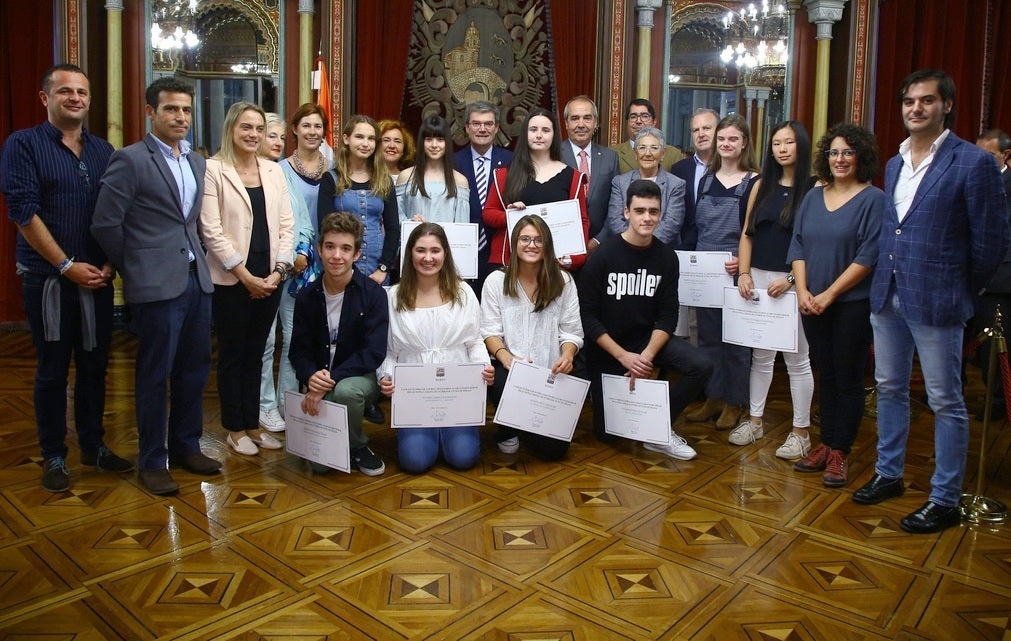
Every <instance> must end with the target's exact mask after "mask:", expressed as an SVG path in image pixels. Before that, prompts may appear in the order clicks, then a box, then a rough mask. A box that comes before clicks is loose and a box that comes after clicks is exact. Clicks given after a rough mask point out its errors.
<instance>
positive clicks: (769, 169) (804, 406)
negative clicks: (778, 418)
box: [729, 120, 814, 459]
mask: <svg viewBox="0 0 1011 641" xmlns="http://www.w3.org/2000/svg"><path fill="white" fill-rule="evenodd" d="M810 184H811V138H810V137H809V136H808V135H807V130H806V129H804V125H802V124H801V123H799V122H796V121H793V120H788V121H786V122H783V123H780V124H778V125H776V127H775V128H774V129H773V130H772V138H771V139H770V140H769V147H768V150H767V151H766V154H765V161H764V162H763V163H762V178H761V179H760V180H759V181H758V183H757V187H755V188H754V189H753V190H752V192H751V199H750V200H749V202H748V214H747V218H746V220H745V223H744V233H743V234H741V241H740V246H739V249H738V255H737V259H738V266H739V270H740V271H739V273H738V275H737V289H738V290H739V291H740V293H741V296H742V297H744V298H745V299H749V300H750V299H751V296H752V293H753V290H754V289H756V288H758V289H764V290H765V291H766V293H767V294H768V295H769V296H771V297H772V298H779V297H780V296H782V295H783V294H784V293H786V292H788V291H790V289H792V288H793V283H794V275H793V272H792V270H791V268H790V265H788V264H787V262H786V252H787V250H788V249H789V248H790V241H791V239H792V238H793V222H794V220H795V218H796V213H797V209H798V208H799V207H800V203H801V201H803V200H804V196H805V195H806V194H807V190H808V188H809V187H810ZM783 360H784V361H785V362H786V371H787V374H788V375H789V376H790V398H791V400H792V401H793V430H791V432H790V433H789V434H788V435H787V437H786V441H785V442H784V443H783V444H782V445H781V446H780V447H779V448H778V449H777V450H776V456H778V457H779V458H782V459H798V458H801V457H802V456H806V455H807V453H808V451H809V450H810V449H811V439H810V437H809V436H808V433H807V432H808V427H810V425H811V397H812V396H813V395H814V376H813V375H812V374H811V360H810V358H809V357H808V345H807V338H806V337H805V336H804V327H803V325H799V326H798V327H797V351H796V353H790V352H783ZM775 362H776V351H775V350H770V349H757V348H756V349H752V350H751V375H750V383H749V387H750V396H751V400H750V402H751V407H750V418H748V419H745V420H743V421H742V422H741V424H740V425H738V426H737V427H736V428H735V429H734V430H733V431H732V432H730V439H729V440H730V442H731V443H732V444H733V445H746V444H748V443H754V442H755V439H758V438H762V436H763V435H764V432H763V430H762V416H763V414H764V413H765V401H766V399H767V398H768V395H769V386H770V385H771V384H772V370H773V366H774V365H775Z"/></svg>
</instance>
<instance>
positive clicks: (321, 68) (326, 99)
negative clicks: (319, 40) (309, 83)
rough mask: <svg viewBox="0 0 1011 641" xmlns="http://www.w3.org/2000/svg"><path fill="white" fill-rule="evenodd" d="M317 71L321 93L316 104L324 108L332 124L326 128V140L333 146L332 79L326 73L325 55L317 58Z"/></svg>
mask: <svg viewBox="0 0 1011 641" xmlns="http://www.w3.org/2000/svg"><path fill="white" fill-rule="evenodd" d="M316 72H317V73H318V74H319V75H318V76H317V77H318V79H319V87H317V89H319V93H318V94H317V95H316V104H317V105H319V106H320V107H322V108H323V111H324V112H325V113H326V118H327V121H328V122H329V123H330V126H329V127H327V130H326V142H327V144H328V145H330V146H331V147H333V127H334V121H333V107H332V103H331V102H330V80H329V79H328V78H327V75H326V63H325V62H323V57H322V56H319V57H317V58H316Z"/></svg>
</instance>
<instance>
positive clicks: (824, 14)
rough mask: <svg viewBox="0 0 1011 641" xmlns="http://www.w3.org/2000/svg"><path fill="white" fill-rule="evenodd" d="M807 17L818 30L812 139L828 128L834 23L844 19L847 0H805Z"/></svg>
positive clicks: (820, 135)
mask: <svg viewBox="0 0 1011 641" xmlns="http://www.w3.org/2000/svg"><path fill="white" fill-rule="evenodd" d="M804 6H805V7H806V8H807V17H808V20H810V21H811V22H812V23H814V24H815V25H816V26H817V28H818V32H817V34H816V35H815V39H816V40H817V41H818V57H817V62H816V65H815V77H814V117H813V119H812V125H813V126H812V129H811V140H812V142H814V141H817V140H819V139H820V138H821V137H822V136H823V135H824V134H825V130H826V129H827V128H828V73H829V52H830V48H831V40H832V25H833V24H835V23H836V22H839V21H840V20H842V12H843V7H844V6H846V0H804Z"/></svg>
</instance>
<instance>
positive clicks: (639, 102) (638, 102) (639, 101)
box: [625, 98, 656, 120]
mask: <svg viewBox="0 0 1011 641" xmlns="http://www.w3.org/2000/svg"><path fill="white" fill-rule="evenodd" d="M633 106H637V107H645V108H646V111H648V112H649V117H650V118H653V119H654V120H655V119H656V108H655V107H654V106H653V103H652V102H650V101H649V100H646V99H645V98H632V100H631V101H630V102H629V103H628V107H627V108H626V109H625V117H626V118H628V116H629V114H630V113H631V112H632V107H633Z"/></svg>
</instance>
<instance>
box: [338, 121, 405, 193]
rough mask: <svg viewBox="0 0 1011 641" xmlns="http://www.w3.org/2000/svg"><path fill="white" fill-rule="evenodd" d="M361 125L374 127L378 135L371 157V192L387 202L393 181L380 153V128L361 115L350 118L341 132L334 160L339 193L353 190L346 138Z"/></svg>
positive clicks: (349, 154)
mask: <svg viewBox="0 0 1011 641" xmlns="http://www.w3.org/2000/svg"><path fill="white" fill-rule="evenodd" d="M361 124H366V125H368V126H370V127H372V131H374V132H375V134H376V148H375V149H374V150H373V151H372V155H371V156H369V174H370V176H371V177H370V178H369V191H371V192H372V193H374V194H375V195H377V196H379V197H380V198H382V199H383V200H385V199H386V197H387V196H389V195H390V194H391V193H392V191H393V181H392V180H390V170H389V169H387V168H386V163H385V162H383V159H382V156H381V154H380V153H379V126H378V125H377V124H376V121H375V120H373V119H372V118H369V117H368V116H363V115H361V114H355V115H354V116H351V117H350V118H348V121H347V122H346V123H344V129H343V130H342V131H341V144H340V147H339V148H338V151H337V157H336V158H334V165H335V166H336V169H337V193H341V192H342V191H347V190H348V189H351V160H350V157H351V150H350V149H348V146H347V145H346V144H344V136H350V135H351V132H353V131H354V130H355V127H356V126H357V125H361Z"/></svg>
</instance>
